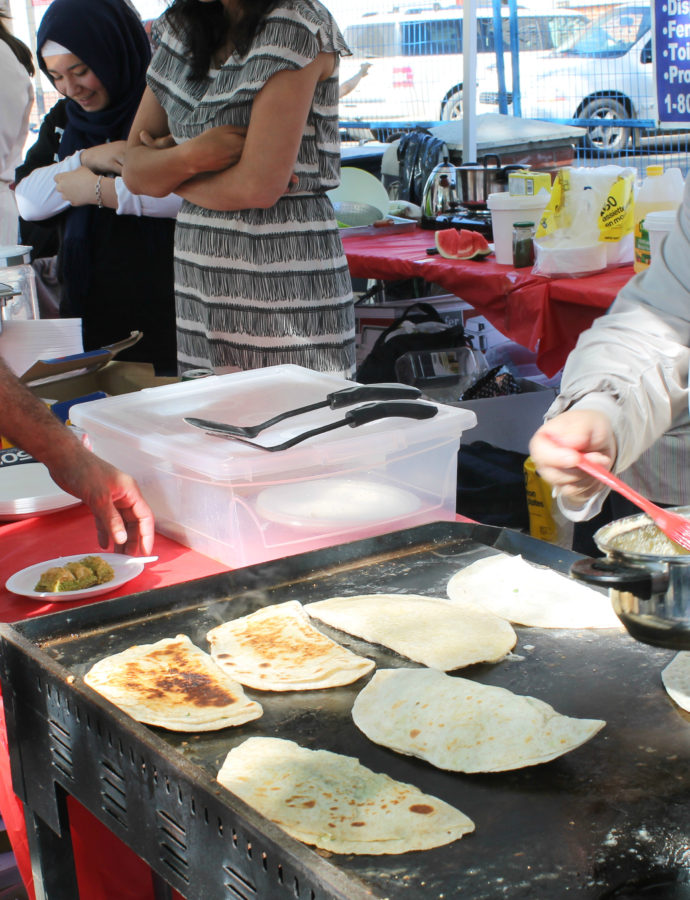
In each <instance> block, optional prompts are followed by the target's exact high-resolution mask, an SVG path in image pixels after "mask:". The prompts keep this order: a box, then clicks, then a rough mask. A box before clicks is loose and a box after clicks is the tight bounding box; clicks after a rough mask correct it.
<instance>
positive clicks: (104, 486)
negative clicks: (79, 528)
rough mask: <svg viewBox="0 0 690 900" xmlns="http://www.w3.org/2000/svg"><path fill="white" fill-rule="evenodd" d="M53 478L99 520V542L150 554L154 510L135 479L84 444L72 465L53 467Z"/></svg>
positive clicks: (71, 462) (128, 550) (105, 546)
mask: <svg viewBox="0 0 690 900" xmlns="http://www.w3.org/2000/svg"><path fill="white" fill-rule="evenodd" d="M50 474H51V476H52V477H53V480H54V481H55V482H56V483H57V484H58V485H59V486H60V487H61V488H62V489H63V490H65V491H68V492H69V493H70V494H74V496H75V497H80V498H81V499H82V500H83V501H84V503H86V505H87V506H88V507H89V509H90V510H91V512H92V513H93V516H94V519H95V520H96V531H97V533H98V543H99V544H100V546H101V547H102V548H103V549H104V550H105V549H107V548H108V546H109V544H110V542H111V541H112V542H113V544H114V550H115V552H117V553H127V554H129V555H131V556H136V555H137V554H139V553H143V554H144V555H145V556H148V555H149V554H150V553H151V550H152V549H153V539H154V520H153V513H152V512H151V510H150V509H149V507H148V505H147V503H146V501H145V500H144V498H143V497H142V496H141V493H140V491H139V488H138V487H137V484H136V482H135V481H134V479H133V478H132V477H131V476H130V475H127V474H126V473H125V472H120V471H119V470H118V469H116V468H115V467H114V466H111V465H110V464H109V463H107V462H105V460H102V459H100V457H98V456H96V455H95V454H94V453H92V452H91V451H90V450H87V449H86V448H85V447H80V448H79V452H77V453H75V454H74V456H73V458H72V459H71V460H70V463H69V464H68V465H65V466H62V467H60V468H57V467H56V466H55V465H53V466H52V467H51V469H50Z"/></svg>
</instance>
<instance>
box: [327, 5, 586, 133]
mask: <svg viewBox="0 0 690 900" xmlns="http://www.w3.org/2000/svg"><path fill="white" fill-rule="evenodd" d="M501 16H502V23H503V31H502V35H503V44H504V49H505V54H506V55H509V53H510V20H509V12H508V9H507V8H506V7H503V8H502V10H501ZM517 21H518V29H517V30H518V39H519V49H520V53H521V58H524V57H526V56H530V55H533V54H535V53H539V54H543V53H544V52H545V51H550V50H552V49H554V48H555V47H559V46H562V45H563V44H565V43H567V42H568V41H572V40H574V39H575V37H576V36H577V35H578V34H580V33H581V32H582V30H583V28H584V27H585V26H586V25H587V23H588V22H589V19H588V18H587V17H586V16H584V15H582V14H581V13H574V12H569V11H561V10H558V11H555V12H548V11H544V12H541V11H540V12H536V11H529V10H522V9H520V10H518V14H517ZM344 36H345V40H346V41H347V44H348V46H349V47H350V49H351V50H352V53H353V56H352V57H346V58H344V59H343V60H342V62H341V82H344V81H347V79H348V78H350V77H351V76H352V75H354V74H355V72H356V71H357V70H358V69H359V67H360V65H361V63H362V62H369V63H371V67H370V69H369V71H368V73H367V75H366V77H365V78H363V79H362V80H361V81H360V83H359V84H358V85H357V87H356V88H355V89H354V90H353V91H351V92H350V93H348V94H347V95H345V96H344V97H342V98H341V101H340V118H341V120H342V121H362V122H377V121H378V122H403V121H405V122H436V121H439V120H442V119H456V118H459V117H461V116H462V105H463V104H462V97H463V53H462V38H463V11H462V7H461V6H452V7H449V8H446V9H438V8H437V9H429V10H422V11H420V9H419V8H415V9H410V10H407V11H400V12H395V13H378V12H370V13H366V14H365V15H364V16H363V17H362V19H361V21H359V22H357V23H355V24H351V25H349V26H347V27H346V28H345V29H344ZM495 50H496V42H495V33H494V20H493V10H492V8H491V7H488V8H482V9H480V10H479V11H478V13H477V60H478V69H479V68H480V66H485V65H487V64H488V63H489V62H492V61H494V60H495Z"/></svg>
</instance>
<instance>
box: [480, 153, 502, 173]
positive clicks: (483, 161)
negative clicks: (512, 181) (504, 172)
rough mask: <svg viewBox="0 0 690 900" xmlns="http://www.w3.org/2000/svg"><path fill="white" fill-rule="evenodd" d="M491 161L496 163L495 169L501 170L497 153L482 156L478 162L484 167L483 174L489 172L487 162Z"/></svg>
mask: <svg viewBox="0 0 690 900" xmlns="http://www.w3.org/2000/svg"><path fill="white" fill-rule="evenodd" d="M491 159H493V160H495V161H496V168H497V169H500V168H501V157H500V156H499V155H498V154H497V153H487V154H486V155H485V156H482V158H481V160H480V162H481V164H482V165H483V166H484V171H485V172H488V171H489V160H491Z"/></svg>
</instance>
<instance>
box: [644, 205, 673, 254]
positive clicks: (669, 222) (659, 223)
mask: <svg viewBox="0 0 690 900" xmlns="http://www.w3.org/2000/svg"><path fill="white" fill-rule="evenodd" d="M677 215H678V210H676V209H659V210H656V211H655V212H648V213H647V215H646V216H645V217H644V227H645V228H646V229H647V232H648V234H649V258H650V259H654V257H655V256H658V255H659V253H660V252H661V242H662V241H663V239H664V238H665V237H666V235H667V234H668V233H669V231H671V229H672V228H673V223H674V222H675V221H676V216H677Z"/></svg>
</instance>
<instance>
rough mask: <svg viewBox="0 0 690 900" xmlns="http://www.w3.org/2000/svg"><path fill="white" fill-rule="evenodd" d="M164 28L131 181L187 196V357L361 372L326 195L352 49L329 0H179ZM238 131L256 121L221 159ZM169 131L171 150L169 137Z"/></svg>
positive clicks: (183, 308)
mask: <svg viewBox="0 0 690 900" xmlns="http://www.w3.org/2000/svg"><path fill="white" fill-rule="evenodd" d="M154 29H155V35H156V39H157V41H158V47H157V50H156V52H155V54H154V57H153V60H152V62H151V66H150V69H149V73H148V87H147V89H146V91H145V92H144V96H143V98H142V103H141V106H140V109H139V112H138V114H137V118H136V120H135V123H134V125H133V126H132V133H131V136H130V140H129V142H128V148H127V156H126V162H125V169H124V176H125V179H126V181H127V183H128V184H129V186H130V187H131V188H132V190H135V191H141V192H146V193H151V194H154V195H160V194H164V193H166V192H168V191H175V192H176V193H179V194H180V195H181V196H182V197H183V198H184V201H185V202H184V204H183V206H182V208H181V210H180V214H179V216H178V220H177V229H176V233H175V289H176V304H177V342H178V362H179V365H180V368H181V369H185V368H195V367H197V366H210V367H212V368H213V369H214V370H215V371H216V373H220V372H227V371H232V370H235V369H255V368H260V367H263V366H271V365H276V364H278V363H292V364H296V365H301V366H304V367H305V368H309V369H314V370H316V371H321V372H332V373H334V374H338V375H341V376H345V377H351V376H352V375H353V374H354V368H355V329H354V305H353V299H352V286H351V282H350V275H349V270H348V266H347V260H346V258H345V254H344V251H343V246H342V243H341V240H340V234H339V232H338V226H337V223H336V220H335V215H334V212H333V207H332V205H331V203H330V201H329V199H328V196H327V194H326V192H327V191H329V190H330V189H331V188H334V187H336V186H337V185H338V183H339V177H340V141H339V130H338V66H339V60H340V55H341V54H348V53H349V50H348V49H347V46H346V44H345V42H344V39H343V37H342V34H341V33H340V30H339V29H338V26H337V25H336V23H335V21H334V20H333V17H332V16H331V14H330V13H329V11H328V10H327V9H326V8H325V7H324V6H323V5H322V4H321V3H319V2H318V0H210V2H206V0H204V2H199V0H174V2H173V3H172V4H171V5H170V7H169V8H168V10H167V11H166V12H165V13H164V14H163V16H162V17H161V18H160V19H159V20H158V21H157V22H156V24H155V26H154ZM228 127H236V128H244V129H246V139H245V143H244V148H243V152H242V154H241V157H240V159H239V162H237V164H236V165H233V166H227V165H225V164H224V162H223V159H222V150H223V147H224V143H225V140H226V132H225V129H227V128H228ZM168 132H170V134H171V135H172V137H173V138H174V140H175V145H174V146H169V145H168V146H166V145H165V144H164V142H163V141H161V140H160V139H161V138H163V137H164V136H165V135H167V134H168ZM214 150H217V151H218V158H216V157H215V156H214ZM293 175H294V176H296V178H294V179H293V178H292V176H293Z"/></svg>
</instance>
